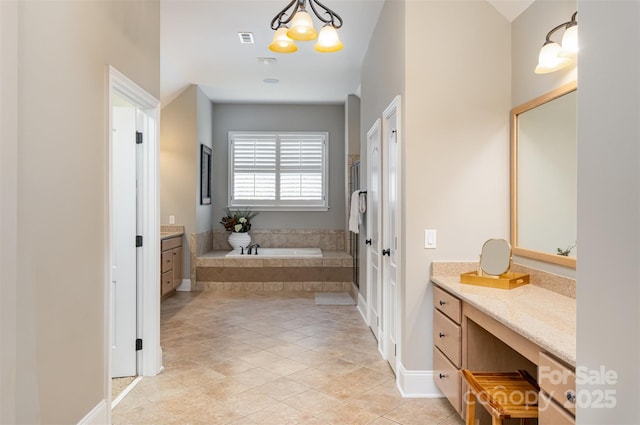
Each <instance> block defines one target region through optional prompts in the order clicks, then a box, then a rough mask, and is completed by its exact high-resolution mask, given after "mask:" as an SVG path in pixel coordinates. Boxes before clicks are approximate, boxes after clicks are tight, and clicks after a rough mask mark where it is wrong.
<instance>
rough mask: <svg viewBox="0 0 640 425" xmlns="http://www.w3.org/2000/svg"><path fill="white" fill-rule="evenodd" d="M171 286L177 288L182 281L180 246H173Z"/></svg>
mask: <svg viewBox="0 0 640 425" xmlns="http://www.w3.org/2000/svg"><path fill="white" fill-rule="evenodd" d="M171 253H172V255H173V287H174V288H177V287H178V286H180V284H181V283H182V247H181V246H179V247H177V248H173V249H172V250H171Z"/></svg>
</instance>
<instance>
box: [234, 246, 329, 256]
mask: <svg viewBox="0 0 640 425" xmlns="http://www.w3.org/2000/svg"><path fill="white" fill-rule="evenodd" d="M225 257H238V258H249V257H251V258H254V257H255V258H322V250H321V249H320V248H258V255H254V254H253V253H251V255H247V254H246V250H245V254H244V255H242V254H240V251H239V250H233V251H231V252H228V253H227V255H225Z"/></svg>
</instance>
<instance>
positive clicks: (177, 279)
mask: <svg viewBox="0 0 640 425" xmlns="http://www.w3.org/2000/svg"><path fill="white" fill-rule="evenodd" d="M182 236H183V233H182V232H180V231H174V232H162V233H161V235H160V264H161V265H160V295H161V296H162V298H165V297H167V296H169V295H170V294H172V293H173V292H175V290H176V288H177V287H178V286H180V284H181V283H182Z"/></svg>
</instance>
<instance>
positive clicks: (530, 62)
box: [511, 0, 582, 278]
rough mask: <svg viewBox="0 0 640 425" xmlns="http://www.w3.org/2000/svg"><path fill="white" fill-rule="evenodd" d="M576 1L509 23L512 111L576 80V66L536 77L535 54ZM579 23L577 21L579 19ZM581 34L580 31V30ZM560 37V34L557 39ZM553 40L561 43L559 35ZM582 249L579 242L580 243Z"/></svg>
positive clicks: (538, 4)
mask: <svg viewBox="0 0 640 425" xmlns="http://www.w3.org/2000/svg"><path fill="white" fill-rule="evenodd" d="M576 6H577V5H576V1H575V0H570V1H560V0H558V1H543V0H538V1H535V2H534V3H533V4H531V6H529V7H528V8H527V10H525V11H524V12H523V13H522V14H521V15H520V16H518V17H517V18H516V19H515V20H514V21H513V22H512V23H511V35H512V37H511V40H512V41H511V55H512V60H511V66H512V76H511V107H512V108H513V107H516V106H519V105H521V104H523V103H525V102H528V101H530V100H531V99H534V98H536V97H538V96H540V95H542V94H544V93H547V92H549V91H551V90H553V89H555V88H558V87H560V86H562V85H563V84H566V83H568V82H571V81H575V80H576V79H577V68H576V67H575V66H572V67H569V68H565V69H563V70H560V71H557V72H552V73H549V74H541V75H538V74H535V73H534V72H533V70H534V69H535V67H536V65H537V63H538V52H539V51H540V48H541V47H542V44H543V43H544V40H545V36H546V35H547V33H548V32H549V30H551V29H552V28H553V27H555V26H556V25H558V24H561V23H562V22H566V21H568V20H569V19H570V18H571V15H572V14H573V13H574V12H575V11H576ZM578 19H580V17H579V16H578ZM580 30H581V31H582V27H581V26H580ZM560 32H561V31H560ZM561 36H562V34H560V37H561ZM553 39H554V40H558V41H559V40H560V38H558V35H555V36H554V37H553ZM580 244H581V245H582V242H580ZM514 261H516V262H517V263H520V264H524V265H527V266H531V267H535V268H537V269H541V270H546V271H549V272H551V273H556V274H559V275H563V276H568V277H573V278H575V276H576V271H575V269H572V268H568V267H563V266H559V265H555V264H550V263H545V262H541V261H536V260H532V259H530V258H525V257H520V256H517V255H516V256H514Z"/></svg>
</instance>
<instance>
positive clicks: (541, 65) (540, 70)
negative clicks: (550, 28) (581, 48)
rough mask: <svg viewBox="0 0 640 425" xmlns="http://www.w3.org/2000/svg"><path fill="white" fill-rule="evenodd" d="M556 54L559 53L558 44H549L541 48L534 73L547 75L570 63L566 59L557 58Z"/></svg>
mask: <svg viewBox="0 0 640 425" xmlns="http://www.w3.org/2000/svg"><path fill="white" fill-rule="evenodd" d="M558 53H560V45H559V44H558V43H554V42H549V43H546V44H545V45H544V46H542V49H540V54H539V55H538V66H536V69H535V73H536V74H547V73H549V72H554V71H558V70H559V69H562V68H564V67H566V66H569V64H570V63H571V61H570V60H569V59H567V58H562V57H559V56H558Z"/></svg>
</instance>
